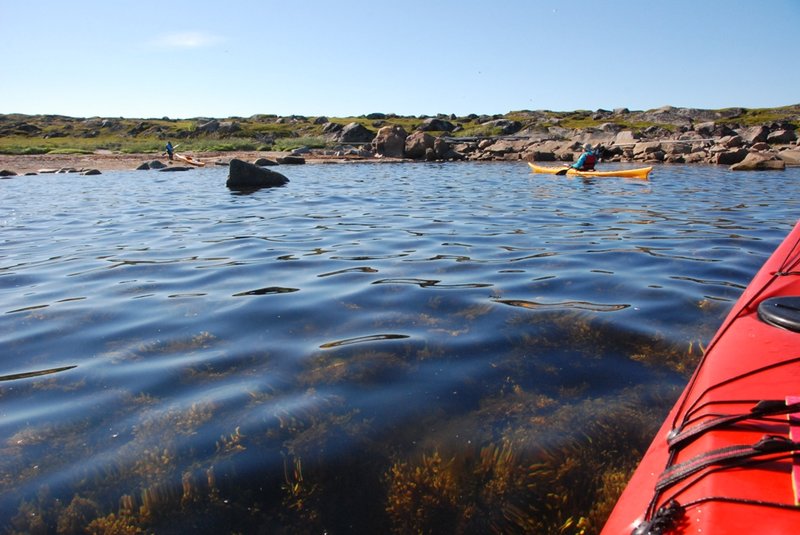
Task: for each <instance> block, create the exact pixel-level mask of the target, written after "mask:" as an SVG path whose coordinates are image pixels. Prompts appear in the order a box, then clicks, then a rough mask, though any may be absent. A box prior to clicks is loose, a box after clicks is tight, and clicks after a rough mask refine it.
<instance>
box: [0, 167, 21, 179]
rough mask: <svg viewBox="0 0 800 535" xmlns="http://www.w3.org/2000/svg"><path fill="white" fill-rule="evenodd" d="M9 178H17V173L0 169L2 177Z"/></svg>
mask: <svg viewBox="0 0 800 535" xmlns="http://www.w3.org/2000/svg"><path fill="white" fill-rule="evenodd" d="M9 176H17V173H16V171H11V170H9V169H0V177H9Z"/></svg>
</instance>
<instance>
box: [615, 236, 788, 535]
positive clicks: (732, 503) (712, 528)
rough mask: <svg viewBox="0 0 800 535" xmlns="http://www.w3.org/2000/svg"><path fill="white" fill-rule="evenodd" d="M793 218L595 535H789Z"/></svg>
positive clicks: (728, 317) (711, 344)
mask: <svg viewBox="0 0 800 535" xmlns="http://www.w3.org/2000/svg"><path fill="white" fill-rule="evenodd" d="M797 296H800V222H798V223H797V224H796V225H795V227H794V229H793V230H792V231H791V232H790V233H789V235H788V236H787V237H786V239H785V240H784V241H783V243H782V244H781V245H780V246H779V247H778V248H777V249H776V250H775V252H774V253H772V256H770V258H769V259H768V260H767V261H766V263H765V264H764V265H763V267H762V268H761V269H760V270H759V271H758V273H757V274H756V276H755V277H754V278H753V280H752V281H751V282H750V284H749V285H748V287H747V288H746V289H745V291H744V292H743V293H742V295H741V297H740V298H739V300H738V301H737V302H736V304H735V305H734V307H733V309H732V310H731V311H730V313H729V314H728V316H727V318H726V319H725V321H724V322H723V324H722V326H721V327H720V329H719V331H717V333H716V335H715V336H714V338H713V339H712V340H711V343H710V344H709V346H708V348H707V349H706V352H705V354H704V356H703V358H702V360H701V361H700V364H699V365H698V367H697V369H696V370H695V372H694V374H693V375H692V377H691V379H690V380H689V383H688V385H687V386H686V388H685V390H684V391H683V393H682V394H681V396H680V398H679V399H678V401H677V403H676V404H675V406H674V407H673V408H672V410H671V411H670V413H669V416H668V417H667V418H666V420H665V421H664V423H663V425H662V427H661V429H660V430H659V432H658V434H657V435H656V437H655V439H654V440H653V442H652V444H651V445H650V447H649V449H648V450H647V452H646V453H645V455H644V457H643V458H642V461H641V463H640V464H639V467H638V468H637V469H636V471H635V473H634V474H633V477H632V478H631V480H630V482H629V483H628V486H627V487H626V489H625V491H624V492H623V493H622V496H621V497H620V499H619V501H618V502H617V505H616V507H615V508H614V511H613V512H612V513H611V516H610V517H609V519H608V522H607V523H606V525H605V527H604V529H603V531H602V533H603V535H617V534H625V535H630V534H631V533H635V534H637V535H645V534H651V533H652V534H655V533H658V534H683V533H713V534H720V533H730V534H734V533H736V534H740V533H780V534H783V533H787V534H788V533H797V531H798V525H800V505H799V504H800V497H799V496H798V492H800V488H799V485H798V484H799V483H800V456H798V454H800V397H798V396H800V297H797Z"/></svg>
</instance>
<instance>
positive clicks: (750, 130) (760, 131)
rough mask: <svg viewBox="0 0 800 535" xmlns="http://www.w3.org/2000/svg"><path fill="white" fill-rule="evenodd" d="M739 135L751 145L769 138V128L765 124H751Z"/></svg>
mask: <svg viewBox="0 0 800 535" xmlns="http://www.w3.org/2000/svg"><path fill="white" fill-rule="evenodd" d="M739 135H740V136H741V137H742V139H743V140H744V141H745V142H746V143H748V144H749V145H754V144H756V143H759V142H762V141H766V140H767V136H768V135H769V128H767V127H766V126H763V125H762V126H750V127H747V128H743V129H742V130H740V131H739Z"/></svg>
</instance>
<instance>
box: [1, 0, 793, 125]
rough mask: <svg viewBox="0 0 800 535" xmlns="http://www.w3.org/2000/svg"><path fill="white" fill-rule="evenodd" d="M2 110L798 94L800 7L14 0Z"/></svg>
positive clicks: (327, 111)
mask: <svg viewBox="0 0 800 535" xmlns="http://www.w3.org/2000/svg"><path fill="white" fill-rule="evenodd" d="M0 23H2V28H3V31H2V40H3V44H2V52H0V72H2V73H3V74H2V78H3V80H2V84H0V113H27V114H44V113H53V114H61V115H71V116H75V117H90V116H103V117H118V116H123V117H141V118H146V117H163V116H168V117H172V118H188V117H201V116H202V117H230V116H244V117H247V116H250V115H253V114H256V113H274V114H278V115H291V114H299V115H307V116H316V115H328V116H333V117H343V116H353V115H362V114H367V113H372V112H383V113H397V114H401V115H423V114H425V115H433V114H437V113H447V114H450V113H455V114H456V115H466V114H469V113H477V114H484V113H485V114H494V113H506V112H509V111H513V110H522V109H531V110H536V109H549V110H555V111H571V110H576V109H588V110H595V109H598V108H603V109H614V108H621V107H627V108H629V109H632V110H646V109H652V108H658V107H661V106H664V105H673V106H681V107H695V108H724V107H732V106H743V107H746V108H759V107H772V106H783V105H789V104H797V103H800V65H798V60H797V50H798V44H800V43H798V41H800V38H799V37H798V35H800V34H798V28H800V0H763V1H760V2H755V1H751V0H725V1H722V0H691V1H688V0H670V1H659V2H653V1H649V0H630V1H628V0H624V1H623V0H620V1H613V0H609V1H606V2H598V1H587V0H572V1H559V0H494V1H493V2H487V1H486V0H404V1H402V2H377V1H375V0H369V1H366V0H364V1H362V0H340V1H321V0H319V1H317V0H307V1H303V0H294V1H288V0H281V1H274V0H261V1H255V0H227V1H219V0H217V1H206V0H193V1H183V0H170V1H158V2H156V1H151V0H139V1H114V0H103V1H99V0H70V1H61V0H52V1H41V0H26V1H24V2H23V1H19V0H15V1H11V0H0Z"/></svg>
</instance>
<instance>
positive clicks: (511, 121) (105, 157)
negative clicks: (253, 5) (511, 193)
mask: <svg viewBox="0 0 800 535" xmlns="http://www.w3.org/2000/svg"><path fill="white" fill-rule="evenodd" d="M783 110H784V111H785V110H789V111H788V113H783V115H780V116H778V117H779V118H778V119H775V120H762V121H760V124H754V123H758V121H754V120H753V119H752V117H751V116H749V115H748V110H746V109H744V108H733V109H725V110H697V109H689V108H675V107H672V106H665V107H663V108H659V109H656V110H648V111H644V112H641V111H634V112H632V111H629V110H627V109H617V110H614V111H607V110H597V111H595V112H571V113H570V114H568V115H567V114H562V115H563V117H560V116H557V114H555V113H554V112H545V111H540V112H533V111H526V112H515V113H513V114H507V115H506V116H468V117H462V118H459V117H455V116H445V115H439V116H436V117H425V118H420V119H419V120H417V121H414V122H411V123H410V122H409V121H408V119H407V118H405V119H406V120H405V123H406V124H413V129H409V130H410V131H408V130H407V129H406V128H405V127H404V126H402V125H401V124H398V123H400V122H402V121H401V120H400V119H401V118H397V117H396V116H392V115H384V114H371V115H369V116H365V117H363V118H362V119H363V120H361V121H352V122H349V123H347V124H341V123H339V122H336V121H330V120H328V119H327V118H325V117H317V118H314V119H313V120H312V119H309V118H305V117H297V116H293V117H291V118H282V117H281V118H276V117H269V118H266V119H265V118H264V117H262V116H254V117H253V118H250V119H241V120H240V122H239V123H237V121H236V120H231V121H224V122H220V121H218V120H216V119H212V120H200V119H198V120H197V121H196V126H195V127H194V129H193V130H181V131H179V132H177V133H172V132H167V131H164V130H163V128H162V126H160V125H155V126H153V125H151V126H148V124H147V123H146V122H142V123H141V124H139V125H137V127H136V128H135V130H136V131H135V132H125V133H124V134H125V135H129V136H136V135H140V134H142V133H149V134H151V135H152V134H156V135H157V136H158V137H159V138H168V137H171V136H172V135H173V134H175V135H180V136H183V139H193V138H194V139H199V138H201V136H215V137H214V139H220V140H224V139H226V136H233V135H239V137H241V136H242V135H243V134H242V132H245V131H246V130H245V128H244V127H243V126H241V125H245V126H247V125H250V126H252V125H253V124H255V123H258V124H259V125H260V124H264V123H265V122H267V123H269V122H272V123H273V124H276V125H277V124H282V125H284V124H290V125H297V126H296V128H298V131H299V130H300V129H302V128H308V127H309V126H310V127H313V128H317V129H318V130H319V131H320V132H321V136H322V137H323V138H324V140H325V145H326V148H311V147H300V148H297V149H295V150H293V151H270V150H256V151H217V152H188V154H191V155H192V156H194V157H195V158H198V159H200V160H201V161H202V162H203V163H205V164H207V165H208V164H211V165H228V164H229V162H230V161H231V160H232V159H239V160H243V161H248V162H253V163H258V162H260V163H259V165H264V166H266V165H276V164H301V163H329V162H352V161H385V162H389V161H391V162H402V161H532V162H545V163H547V162H556V163H554V164H553V165H560V164H561V163H568V162H572V161H574V160H575V159H576V158H577V157H578V156H579V155H580V153H581V152H582V150H583V146H584V145H585V144H587V143H589V144H591V145H592V146H594V147H600V152H601V156H602V161H605V162H631V163H643V164H652V163H682V164H698V163H699V164H712V165H726V166H730V168H731V169H733V170H780V169H784V168H785V167H786V166H797V165H800V137H799V136H798V133H797V126H798V125H800V106H790V107H787V108H785V109H783ZM8 117H9V116H5V118H6V119H7V118H8ZM766 117H769V115H766ZM365 120H368V121H369V122H368V123H367V124H368V126H369V127H367V126H365V124H364V123H365ZM83 121H84V123H86V124H89V123H91V125H95V123H96V125H95V126H97V128H99V129H102V128H108V129H112V130H113V128H114V127H115V125H117V126H119V122H118V121H117V122H114V121H113V120H103V121H100V120H99V119H91V120H90V119H87V120H83ZM164 121H167V119H166V118H165V119H164V120H162V122H164ZM240 123H241V124H240ZM576 123H577V124H583V123H586V124H588V126H577V127H576V126H575V124H576ZM631 125H640V126H641V125H647V126H641V127H639V128H633V127H632V126H631ZM70 128H72V127H71V126H70ZM93 128H94V126H93ZM469 128H472V129H474V131H476V132H479V134H478V135H468V134H469V133H470V131H471V130H469ZM9 129H10V130H9ZM37 129H38V131H37ZM41 132H42V129H41V128H39V127H37V126H35V125H31V124H30V123H25V122H22V121H17V122H16V123H13V122H12V123H11V125H10V126H8V127H5V130H4V131H3V132H0V133H2V134H3V135H20V133H27V135H39V134H41ZM97 132H98V130H93V131H92V132H91V135H96V134H97ZM487 132H488V133H490V134H487ZM48 135H53V134H48ZM59 135H60V134H59ZM73 135H75V134H73ZM261 140H262V141H266V142H269V141H270V140H269V139H266V138H264V137H263V136H261ZM272 141H274V139H273V140H272ZM154 159H156V160H158V161H161V162H164V163H169V162H167V160H166V157H164V156H163V155H159V154H153V153H150V154H147V153H140V154H120V153H114V152H111V151H108V150H104V151H103V150H98V151H95V153H94V154H74V155H73V154H43V155H23V156H18V155H0V177H1V178H9V177H13V176H19V175H29V174H40V173H57V172H62V173H63V172H72V173H83V174H98V173H102V172H103V171H110V170H132V169H138V168H142V169H151V168H155V167H161V166H159V165H157V164H154V165H152V166H151V165H149V164H148V162H150V161H153V160H154ZM188 169H192V167H182V166H180V165H179V162H175V163H172V164H170V165H167V166H165V167H164V168H163V169H161V170H169V171H175V170H188Z"/></svg>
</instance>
